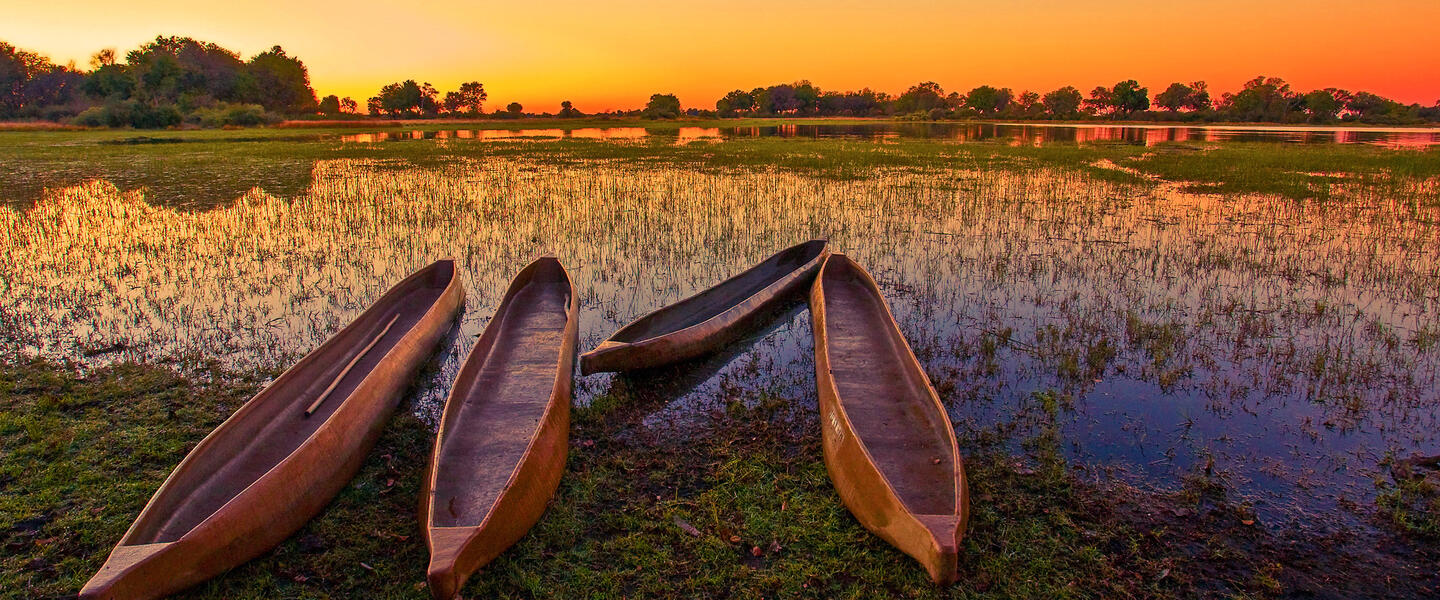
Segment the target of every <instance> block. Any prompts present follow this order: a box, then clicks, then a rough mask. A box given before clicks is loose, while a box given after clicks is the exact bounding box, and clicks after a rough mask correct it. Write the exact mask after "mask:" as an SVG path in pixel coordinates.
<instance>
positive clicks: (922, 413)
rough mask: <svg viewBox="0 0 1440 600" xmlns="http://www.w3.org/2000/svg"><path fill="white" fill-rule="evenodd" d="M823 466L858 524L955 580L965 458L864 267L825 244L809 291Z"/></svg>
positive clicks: (941, 579)
mask: <svg viewBox="0 0 1440 600" xmlns="http://www.w3.org/2000/svg"><path fill="white" fill-rule="evenodd" d="M810 314H811V318H812V319H813V327H814V333H815V381H816V384H817V385H818V387H819V396H820V429H821V431H822V438H823V446H824V450H825V467H826V469H827V470H828V471H829V472H830V480H831V481H832V482H834V484H835V490H836V491H837V492H839V494H840V499H841V501H843V502H844V503H845V506H846V507H848V508H849V509H850V512H851V514H854V515H855V519H856V520H858V521H860V524H861V525H864V526H865V528H866V529H869V530H870V531H872V532H874V533H875V534H876V535H878V536H880V537H882V538H884V539H885V540H886V541H888V542H890V543H891V544H892V545H894V546H895V547H896V548H899V549H900V550H901V551H902V552H904V553H906V554H909V555H910V556H912V557H914V558H915V559H916V560H918V561H920V563H921V564H922V565H924V566H925V570H926V571H927V572H929V574H930V579H932V580H934V581H935V582H936V583H940V584H950V583H953V582H954V581H955V577H956V566H957V560H958V552H959V545H960V540H961V538H962V537H963V536H964V533H965V524H966V522H967V520H968V518H969V509H970V500H969V494H968V493H967V490H966V483H965V465H964V462H963V461H962V460H961V459H960V452H959V449H958V447H957V446H956V443H955V431H954V429H953V428H952V427H951V425H950V418H949V416H948V414H947V413H946V412H945V408H944V406H943V405H942V404H941V403H940V397H939V396H938V395H937V394H936V393H935V388H933V387H931V385H930V380H929V378H928V377H926V376H925V371H924V369H922V368H921V367H920V363H919V361H917V360H916V359H915V354H914V353H912V352H911V351H910V345H909V344H907V343H906V342H905V337H904V336H903V335H901V333H900V328H899V326H897V325H896V324H895V318H894V317H893V316H892V315H891V314H890V308H889V306H887V305H886V304H885V299H884V297H883V296H881V295H880V288H879V287H878V286H876V285H875V280H874V279H872V278H871V277H870V274H869V273H867V272H865V269H864V268H862V267H861V266H860V265H858V264H856V263H855V262H854V261H852V260H850V258H849V257H846V256H845V255H843V254H832V255H831V256H830V257H829V258H828V259H827V260H826V262H825V265H824V266H823V267H821V269H820V274H819V275H818V276H816V278H815V284H814V286H813V287H812V288H811V291H810Z"/></svg>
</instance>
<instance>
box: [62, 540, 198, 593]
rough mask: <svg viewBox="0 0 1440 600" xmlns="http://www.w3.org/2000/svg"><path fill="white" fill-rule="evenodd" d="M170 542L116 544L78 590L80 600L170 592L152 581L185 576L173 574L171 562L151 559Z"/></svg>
mask: <svg viewBox="0 0 1440 600" xmlns="http://www.w3.org/2000/svg"><path fill="white" fill-rule="evenodd" d="M174 545H175V544H174V543H173V542H165V543H159V544H142V545H137V546H124V545H122V546H116V547H115V550H114V551H113V552H111V553H110V557H109V558H107V559H106V560H105V564H104V565H103V566H101V567H100V571H99V572H97V573H95V576H93V577H91V578H90V580H89V581H87V582H85V587H84V588H82V589H81V590H80V598H82V599H83V600H102V599H104V600H121V599H139V598H158V597H160V596H163V595H165V594H166V593H169V592H170V591H174V590H173V589H170V588H163V589H157V587H160V586H157V585H156V582H160V581H171V582H175V581H177V580H179V581H183V580H186V579H188V578H186V577H185V576H184V575H183V574H180V573H175V572H174V570H173V566H174V565H173V564H169V563H166V564H161V563H165V562H166V561H156V560H153V559H154V558H156V557H157V556H160V555H162V554H164V553H165V552H166V551H167V550H169V549H170V548H171V547H173V546H174Z"/></svg>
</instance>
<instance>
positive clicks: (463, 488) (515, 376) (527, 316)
mask: <svg viewBox="0 0 1440 600" xmlns="http://www.w3.org/2000/svg"><path fill="white" fill-rule="evenodd" d="M577 306H578V304H577V302H576V295H575V287H574V285H573V284H572V283H571V281H570V276H569V275H568V274H567V273H566V272H565V268H564V267H562V266H561V265H560V262H559V261H557V260H555V259H554V258H551V257H544V258H540V259H538V260H536V261H535V262H533V263H531V264H530V266H528V267H525V269H524V270H522V271H520V274H519V275H517V276H516V277H515V280H514V281H513V282H512V283H511V284H510V289H509V290H508V291H507V292H506V293H505V297H504V299H503V300H501V302H500V306H499V307H498V308H496V309H495V317H494V319H492V320H491V321H490V323H489V324H488V325H486V326H485V332H484V333H483V334H481V335H480V339H479V340H478V341H477V342H476V343H475V348H474V349H473V350H471V351H470V356H469V357H467V358H466V359H465V364H464V366H463V367H461V368H460V373H459V375H457V376H456V378H455V386H454V387H453V388H451V390H450V396H449V397H448V398H447V399H446V400H445V412H444V414H443V416H441V418H440V431H439V433H438V434H437V435H436V437H435V448H434V450H433V451H432V452H431V456H430V466H429V472H428V473H427V476H426V479H425V488H424V491H423V492H422V493H421V496H420V525H421V529H423V530H424V531H425V542H426V544H427V545H428V546H429V547H430V566H429V568H428V569H427V574H426V579H427V581H428V582H429V586H430V593H431V595H432V596H434V597H435V598H440V599H442V600H449V599H450V598H453V597H454V596H455V595H456V594H457V593H458V592H459V591H460V588H461V586H463V585H464V584H465V580H466V579H468V578H469V577H470V575H471V574H473V573H474V572H475V571H476V570H478V569H480V567H483V566H485V565H486V564H487V563H489V562H490V561H491V560H494V558H495V557H496V556H499V555H500V553H501V552H504V551H505V549H506V548H509V547H510V546H511V545H512V544H514V543H515V542H516V541H518V540H519V539H520V538H521V537H522V536H524V535H525V532H527V531H529V530H530V528H531V527H532V526H534V525H535V523H536V522H537V521H539V520H540V515H541V514H542V513H544V512H545V505H546V504H547V503H549V501H550V498H551V497H552V496H554V495H555V490H556V488H558V487H559V486H560V475H561V473H563V472H564V470H565V453H566V450H567V444H568V443H569V437H570V394H571V391H572V386H573V383H574V370H575V346H576V343H577V338H578V327H577V322H578V319H577V318H576V312H577Z"/></svg>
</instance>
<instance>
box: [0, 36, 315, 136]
mask: <svg viewBox="0 0 1440 600" xmlns="http://www.w3.org/2000/svg"><path fill="white" fill-rule="evenodd" d="M316 109H317V102H316V101H315V90H313V89H311V88H310V76H309V73H308V72H307V71H306V70H305V64H304V63H302V62H300V59H298V58H295V57H292V56H290V55H288V54H286V53H285V50H284V49H282V48H281V47H279V46H275V47H273V48H271V49H269V50H267V51H265V52H261V53H260V54H256V55H255V56H252V57H250V60H248V61H247V60H242V59H241V58H240V55H239V54H237V53H235V52H232V51H230V50H226V49H225V48H222V47H220V46H218V45H215V44H213V43H209V42H201V41H198V40H194V39H191V38H188V37H157V38H155V41H153V42H150V43H147V44H145V45H143V46H140V47H139V48H136V49H134V50H131V51H130V52H129V53H127V54H126V55H125V60H124V62H120V61H119V60H118V59H117V56H116V53H115V51H114V50H113V49H106V50H101V51H100V52H97V53H96V54H95V55H94V57H92V58H91V59H90V70H89V71H81V70H79V69H77V68H76V67H75V65H74V64H70V65H67V66H60V65H56V64H52V63H51V62H50V60H49V59H48V58H46V57H45V56H42V55H40V54H36V53H34V52H29V51H26V50H21V49H18V48H16V47H14V46H13V45H11V44H8V43H5V42H0V119H43V120H48V121H58V122H64V121H69V122H73V123H76V124H79V125H88V126H110V127H123V126H131V127H146V128H156V127H170V126H175V125H180V124H182V123H191V124H195V125H202V126H222V125H259V124H262V123H266V122H270V121H274V120H277V119H279V118H280V117H281V116H283V115H298V114H313V113H314V112H315V111H316Z"/></svg>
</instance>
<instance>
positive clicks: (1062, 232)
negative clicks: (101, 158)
mask: <svg viewBox="0 0 1440 600" xmlns="http://www.w3.org/2000/svg"><path fill="white" fill-rule="evenodd" d="M308 181H309V185H308V187H307V188H306V189H304V190H303V191H302V192H301V193H299V194H298V195H296V196H294V197H276V196H271V195H268V194H266V193H264V192H262V191H259V190H252V191H251V192H248V193H246V194H245V195H244V196H243V197H241V198H240V199H239V200H238V201H236V202H234V203H231V204H227V205H222V206H219V207H216V208H212V209H206V210H194V209H188V208H187V209H181V208H172V207H168V206H164V205H157V204H154V203H151V202H149V201H148V200H147V198H146V197H145V195H144V194H145V192H144V191H128V192H127V191H121V190H120V189H119V188H117V187H115V185H113V184H111V183H110V182H107V181H103V180H96V181H91V182H88V183H85V184H82V185H77V186H72V187H67V188H63V189H58V190H52V191H51V192H48V193H47V194H45V195H44V196H43V197H42V198H41V199H40V200H38V201H36V202H34V203H33V204H31V205H28V206H25V207H23V208H9V207H0V351H4V352H6V353H7V354H8V353H20V354H23V355H40V356H47V357H51V358H62V359H71V360H75V361H78V362H79V363H81V364H90V365H94V364H102V363H104V362H107V361H113V360H118V359H121V358H138V359H148V360H180V361H182V362H183V363H184V364H194V362H193V361H204V360H211V359H213V360H218V361H219V362H220V364H222V365H225V366H228V367H231V368H237V369H249V368H269V369H276V368H283V367H284V366H286V365H288V364H290V363H291V362H293V361H294V360H295V358H296V357H298V356H300V355H302V354H303V353H304V352H305V351H307V350H309V349H310V348H313V347H314V346H316V345H318V344H319V343H320V342H321V341H322V340H323V339H325V338H326V337H327V336H328V335H329V334H330V333H332V332H334V331H335V330H337V329H338V328H340V327H341V326H343V325H344V324H345V323H347V322H348V321H349V320H350V319H351V318H353V317H354V316H355V315H357V314H358V313H359V312H360V311H362V310H363V309H364V308H365V307H366V306H367V305H368V303H369V302H371V301H373V300H374V299H375V298H377V297H378V296H379V295H380V294H382V293H383V292H384V291H385V290H386V289H387V288H388V287H389V286H390V285H392V284H393V283H395V282H397V281H399V280H400V279H401V278H403V277H404V276H405V275H406V274H408V273H410V272H412V271H413V270H415V269H417V268H419V267H421V266H423V265H425V264H427V263H429V262H431V261H433V260H435V259H437V258H441V257H447V256H448V257H456V258H458V259H459V265H460V268H461V270H462V271H461V272H462V274H463V277H464V282H465V285H466V287H467V293H468V298H467V307H466V311H465V313H464V314H463V316H462V317H461V318H460V326H459V333H458V334H457V335H456V336H455V337H454V339H453V340H452V341H451V342H450V343H449V345H448V346H447V347H446V348H445V349H444V350H443V352H442V354H441V357H440V359H439V369H438V370H436V371H435V372H433V373H431V374H430V375H428V377H427V379H426V380H425V381H424V382H422V384H421V386H420V392H419V398H418V400H417V404H416V406H417V409H416V410H417V411H419V412H420V413H421V414H422V415H424V416H426V417H427V418H430V419H432V420H433V419H434V417H435V415H436V413H437V412H438V409H439V404H440V402H442V401H443V398H444V394H445V393H446V392H447V391H448V387H449V382H450V381H451V380H452V378H453V376H454V374H455V372H456V370H457V369H458V366H459V363H460V361H461V359H462V358H463V356H464V354H465V352H466V351H468V349H469V347H470V345H471V344H472V343H473V341H474V339H475V338H476V336H478V334H479V332H480V331H481V330H482V328H483V327H484V325H485V323H486V322H487V321H488V320H489V318H490V315H491V311H492V310H493V309H494V307H495V304H496V303H497V302H498V300H499V296H500V294H501V293H503V291H504V289H505V288H506V286H507V285H508V282H509V279H510V277H511V276H513V275H514V274H515V273H516V272H518V271H519V269H520V268H521V267H523V266H524V264H526V262H528V260H529V259H530V258H532V257H533V256H535V255H537V254H539V253H552V254H555V255H556V256H558V257H559V258H560V260H561V261H562V262H563V264H564V265H565V266H566V267H567V268H568V269H569V270H570V272H571V275H572V278H573V279H574V280H575V281H576V284H577V288H578V290H579V295H580V298H579V299H580V306H581V314H580V319H581V325H580V334H581V343H580V345H581V349H582V351H583V350H586V349H589V348H593V347H594V346H595V345H596V344H598V343H599V341H600V340H601V339H603V338H604V337H606V336H608V335H609V334H610V333H611V332H612V331H614V330H615V329H616V328H617V327H619V326H621V325H623V324H625V323H627V322H629V321H630V320H632V319H634V318H635V317H637V316H639V315H641V314H644V313H646V312H648V311H650V310H653V309H655V308H657V307H660V306H662V305H665V304H667V303H670V302H673V301H675V300H678V299H680V298H683V297H685V296H688V295H690V294H692V293H694V292H697V291H699V290H701V289H704V288H705V287H707V286H709V285H711V284H713V283H715V282H718V281H720V280H722V279H724V278H725V277H728V276H729V275H731V274H734V273H736V272H738V271H740V270H742V269H744V268H746V267H748V266H749V265H751V264H753V263H755V262H757V261H759V260H762V259H763V258H765V257H766V256H768V255H770V254H772V253H773V252H775V251H778V250H779V249H781V248H783V247H785V246H788V245H790V244H793V243H797V242H800V241H803V240H806V239H810V238H828V239H829V240H830V241H831V244H832V247H833V249H834V250H836V251H841V252H845V253H847V254H849V255H850V256H852V257H854V258H855V259H856V260H858V261H859V262H860V263H861V264H862V265H865V266H866V267H867V268H868V269H869V270H870V272H871V273H872V274H873V275H874V276H875V278H876V279H877V280H878V281H879V282H880V284H881V287H882V291H883V292H884V293H885V295H886V296H887V298H888V299H889V301H890V303H891V307H892V310H893V311H894V312H895V315H896V318H897V320H898V321H899V322H900V324H901V327H902V330H903V331H904V333H905V334H906V336H907V338H908V339H909V340H910V342H911V345H912V346H913V347H914V349H915V351H916V353H917V355H918V356H919V357H920V359H921V361H922V363H923V364H924V365H925V367H926V369H927V371H928V372H929V373H930V375H931V378H932V380H933V382H934V384H935V386H936V387H937V389H938V390H939V391H940V393H941V396H942V398H944V400H945V401H946V403H947V405H948V406H949V407H950V413H951V416H952V418H953V420H954V422H955V425H956V429H957V433H958V434H959V437H960V439H961V443H962V447H963V448H962V451H966V452H975V451H979V450H980V449H982V448H984V447H986V446H988V445H992V444H999V445H1001V446H1004V447H1010V448H1013V449H1014V451H1015V452H1017V454H1019V453H1023V452H1024V451H1026V450H1033V447H1032V446H1030V445H1026V444H1022V442H1023V441H1025V440H1032V443H1033V440H1036V439H1051V440H1055V441H1057V442H1058V443H1059V444H1060V448H1059V450H1060V451H1062V452H1064V453H1065V454H1066V455H1067V456H1069V457H1071V458H1072V459H1073V461H1074V464H1075V465H1076V466H1077V468H1083V469H1084V470H1087V471H1090V472H1095V473H1106V474H1107V475H1105V476H1111V477H1118V478H1120V479H1122V480H1125V481H1129V482H1133V483H1136V484H1140V485H1156V486H1161V487H1174V486H1177V485H1179V484H1180V482H1181V481H1182V480H1183V479H1184V478H1185V477H1187V476H1192V475H1195V474H1197V473H1199V472H1200V471H1201V470H1203V469H1204V468H1205V466H1206V465H1207V464H1209V463H1210V461H1212V460H1213V467H1212V470H1213V471H1214V472H1215V473H1218V474H1219V477H1220V479H1221V480H1222V481H1224V482H1225V484H1226V485H1227V486H1228V488H1229V490H1230V491H1231V493H1233V494H1235V495H1237V496H1238V497H1240V498H1242V499H1244V500H1245V501H1247V502H1249V503H1251V504H1253V505H1254V506H1255V507H1256V509H1257V511H1258V512H1259V513H1260V514H1261V516H1262V519H1263V520H1267V521H1283V522H1304V521H1309V520H1312V519H1314V518H1315V517H1316V516H1317V515H1318V516H1321V517H1323V518H1331V517H1335V518H1339V519H1341V520H1349V519H1351V518H1352V516H1353V515H1351V513H1350V512H1348V511H1347V510H1345V509H1342V508H1341V507H1344V506H1349V505H1351V504H1352V503H1358V504H1359V505H1361V506H1368V503H1369V502H1370V499H1371V498H1372V497H1373V495H1374V486H1373V483H1372V480H1374V479H1375V478H1380V477H1383V476H1384V472H1383V469H1382V467H1381V462H1382V461H1383V460H1384V458H1385V457H1386V456H1387V455H1396V456H1406V455H1408V454H1409V453H1411V452H1414V451H1426V452H1427V453H1434V451H1435V448H1436V447H1437V443H1440V433H1437V432H1440V422H1437V420H1440V419H1437V416H1440V388H1437V385H1436V383H1437V381H1436V377H1437V373H1440V259H1437V256H1436V253H1435V251H1434V249H1435V248H1436V247H1440V208H1437V207H1436V206H1435V205H1433V204H1431V205H1428V206H1426V205H1416V204H1415V203H1414V202H1412V201H1409V200H1408V199H1406V198H1396V197H1394V195H1393V190H1387V191H1386V192H1385V193H1381V192H1379V191H1377V190H1376V189H1372V188H1369V187H1365V186H1364V185H1361V184H1354V185H1350V184H1347V183H1344V182H1342V183H1339V184H1337V186H1336V187H1335V189H1334V190H1332V198H1333V201H1332V202H1328V203H1303V202H1295V201H1290V200H1284V199H1277V198H1269V197H1260V196H1212V195H1196V194H1189V193H1184V192H1182V191H1180V187H1179V186H1176V185H1170V184H1160V185H1149V184H1123V185H1122V184H1116V183H1110V182H1105V181H1099V180H1096V179H1094V178H1092V177H1090V176H1087V175H1084V174H1082V173H1078V172H1073V171H1046V170H1038V171H1037V170H1027V171H1024V172H1019V171H1007V170H993V171H978V172H977V171H963V170H952V171H941V172H939V173H925V174H919V173H913V172H906V171H898V170H897V171H883V170H882V171H877V172H876V173H875V174H874V175H873V176H871V177H868V178H864V179H859V180H853V181H834V180H826V179H816V178H812V177H807V176H804V175H798V174H789V173H781V172H737V173H719V174H717V173H702V172H696V171H693V170H688V169H684V168H671V167H654V166H644V165H626V164H617V163H612V162H594V163H588V164H585V165H583V166H580V167H577V166H574V165H569V166H564V167H557V166H554V165H550V164H546V163H545V162H544V161H541V160H533V159H525V158H494V157H491V158H486V159H484V160H462V161H456V162H453V163H450V164H444V165H438V166H433V167H416V166H408V167H404V168H396V166H395V165H394V164H391V163H387V162H384V161H376V160H356V159H343V160H321V161H319V162H317V163H315V165H314V168H313V171H312V172H311V173H310V174H309V177H308ZM1417 185H1426V184H1417ZM1347 186H1348V187H1347ZM0 191H3V190H0ZM1415 193H1416V194H1417V195H1418V194H1421V193H1424V194H1429V195H1430V196H1431V197H1433V196H1434V190H1416V191H1415ZM810 336H811V332H810V327H809V319H808V314H807V313H806V311H804V310H803V309H802V308H801V305H795V306H792V307H791V308H790V310H789V311H787V312H785V313H783V314H781V315H779V316H777V317H776V318H775V319H773V320H772V321H771V322H770V323H768V324H767V325H766V326H765V327H764V328H762V330H760V331H757V332H755V333H754V334H753V335H752V337H751V340H750V343H749V344H748V345H741V346H736V347H734V348H732V349H731V350H730V351H728V352H727V353H725V354H724V355H722V356H721V357H719V358H715V359H711V360H708V361H700V362H698V363H696V364H691V365H685V366H683V367H681V368H677V369H672V370H670V371H668V372H665V373H661V374H658V375H656V374H651V375H648V376H644V377H614V376H609V375H597V376H592V377H586V378H580V379H579V380H578V382H577V396H578V398H577V401H578V402H580V403H586V402H589V401H590V400H591V399H592V398H594V397H596V395H597V394H604V393H607V392H610V391H612V390H615V389H633V388H634V387H635V386H652V387H661V388H662V389H661V391H660V392H659V394H661V395H662V396H663V397H662V401H661V402H660V404H659V406H658V407H657V408H656V409H655V410H654V412H653V413H652V414H650V416H649V417H648V418H647V419H646V424H647V425H648V426H651V427H655V428H665V429H671V430H674V431H675V432H676V435H704V431H705V428H706V426H707V423H709V422H711V421H712V420H714V419H723V418H725V417H724V414H725V411H726V410H727V409H729V408H732V407H733V406H735V405H747V406H755V405H758V404H761V403H767V402H768V403H774V402H776V401H778V402H781V403H783V405H784V406H786V407H788V409H787V410H785V411H782V418H788V419H792V420H794V421H795V422H796V423H799V424H804V423H806V422H807V419H809V420H813V418H814V417H813V411H814V405H815V392H814V375H813V359H812V352H813V345H812V341H811V337H810ZM670 380H674V381H670ZM661 382H663V383H665V385H664V386H656V384H657V383H661ZM1047 435H1048V436H1049V437H1048V438H1047V437H1046V436H1047ZM1022 460H1023V459H1022Z"/></svg>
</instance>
